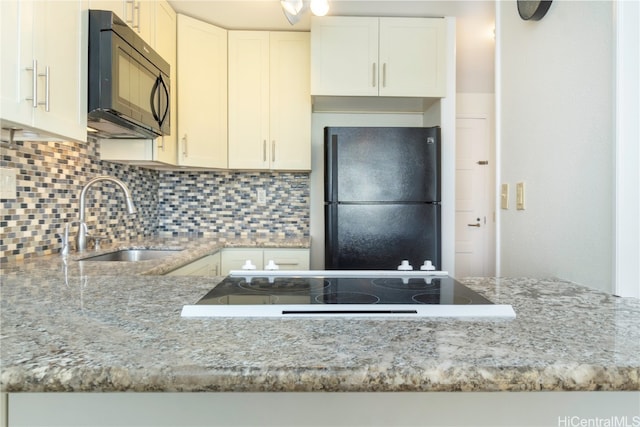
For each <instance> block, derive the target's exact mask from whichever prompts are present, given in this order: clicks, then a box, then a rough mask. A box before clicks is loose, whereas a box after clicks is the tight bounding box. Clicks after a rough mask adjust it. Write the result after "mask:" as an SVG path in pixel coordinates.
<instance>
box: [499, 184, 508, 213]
mask: <svg viewBox="0 0 640 427" xmlns="http://www.w3.org/2000/svg"><path fill="white" fill-rule="evenodd" d="M500 207H501V208H502V209H509V184H502V186H501V189H500Z"/></svg>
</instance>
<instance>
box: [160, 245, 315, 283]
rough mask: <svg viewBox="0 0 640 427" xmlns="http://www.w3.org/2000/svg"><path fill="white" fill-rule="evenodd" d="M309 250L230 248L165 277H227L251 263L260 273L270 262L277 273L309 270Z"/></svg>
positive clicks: (178, 269)
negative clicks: (278, 271) (248, 262)
mask: <svg viewBox="0 0 640 427" xmlns="http://www.w3.org/2000/svg"><path fill="white" fill-rule="evenodd" d="M309 257H310V254H309V249H271V248H269V249H260V248H229V249H223V250H222V251H220V252H216V253H215V254H211V255H207V256H205V257H202V258H200V259H198V260H197V261H193V262H192V263H189V264H187V265H184V266H182V267H180V268H177V269H175V270H173V271H171V272H169V273H167V274H166V275H167V276H226V275H228V274H229V272H230V271H231V270H242V266H243V265H244V264H245V263H246V262H247V261H251V263H252V264H253V265H255V266H256V269H257V270H262V269H264V267H265V266H266V265H267V264H268V263H269V261H273V262H274V263H276V264H277V265H278V267H280V270H308V269H309Z"/></svg>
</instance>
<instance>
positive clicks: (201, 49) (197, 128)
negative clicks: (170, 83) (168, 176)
mask: <svg viewBox="0 0 640 427" xmlns="http://www.w3.org/2000/svg"><path fill="white" fill-rule="evenodd" d="M177 90H178V94H179V96H178V145H179V149H178V163H179V164H180V165H181V166H197V167H209V168H226V167H227V31H226V30H223V29H221V28H218V27H215V26H213V25H210V24H207V23H205V22H202V21H198V20H196V19H193V18H190V17H188V16H184V15H178V88H177Z"/></svg>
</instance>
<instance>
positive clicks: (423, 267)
mask: <svg viewBox="0 0 640 427" xmlns="http://www.w3.org/2000/svg"><path fill="white" fill-rule="evenodd" d="M435 269H436V267H435V266H434V265H433V263H432V262H431V261H430V260H426V261H425V262H424V264H422V265H421V266H420V270H423V271H424V270H427V271H431V270H435Z"/></svg>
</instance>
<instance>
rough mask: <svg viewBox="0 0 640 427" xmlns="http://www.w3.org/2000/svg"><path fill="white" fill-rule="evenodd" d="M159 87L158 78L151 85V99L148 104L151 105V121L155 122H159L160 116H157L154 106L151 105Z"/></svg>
mask: <svg viewBox="0 0 640 427" xmlns="http://www.w3.org/2000/svg"><path fill="white" fill-rule="evenodd" d="M159 85H160V78H159V77H158V78H157V79H156V82H155V83H154V85H153V88H152V89H151V97H150V99H149V103H150V104H151V114H152V115H153V119H154V120H155V121H156V122H160V116H158V113H157V111H156V108H155V105H154V104H153V102H154V101H155V98H156V92H157V91H158V86H159Z"/></svg>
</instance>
